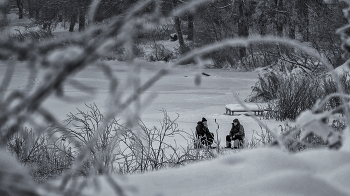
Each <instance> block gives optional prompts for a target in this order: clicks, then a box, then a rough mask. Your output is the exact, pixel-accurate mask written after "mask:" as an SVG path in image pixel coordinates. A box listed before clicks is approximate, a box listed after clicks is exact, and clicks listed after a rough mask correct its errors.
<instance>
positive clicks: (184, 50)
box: [173, 0, 189, 54]
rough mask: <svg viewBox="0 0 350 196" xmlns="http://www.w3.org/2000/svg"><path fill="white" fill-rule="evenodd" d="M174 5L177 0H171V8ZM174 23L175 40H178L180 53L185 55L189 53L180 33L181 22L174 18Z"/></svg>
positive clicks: (176, 17)
mask: <svg viewBox="0 0 350 196" xmlns="http://www.w3.org/2000/svg"><path fill="white" fill-rule="evenodd" d="M176 5H177V0H173V7H176ZM174 23H175V29H176V34H177V38H178V39H179V44H180V53H181V54H185V53H187V52H188V51H189V48H188V47H187V46H186V44H185V41H184V38H183V35H182V31H181V21H180V18H179V17H178V16H175V17H174Z"/></svg>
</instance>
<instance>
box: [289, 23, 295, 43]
mask: <svg viewBox="0 0 350 196" xmlns="http://www.w3.org/2000/svg"><path fill="white" fill-rule="evenodd" d="M288 36H289V38H291V39H295V25H294V24H290V25H289V32H288Z"/></svg>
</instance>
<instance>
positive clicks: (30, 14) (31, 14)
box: [27, 0, 35, 18]
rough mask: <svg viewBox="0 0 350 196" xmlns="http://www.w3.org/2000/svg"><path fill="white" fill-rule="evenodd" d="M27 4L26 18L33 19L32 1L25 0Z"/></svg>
mask: <svg viewBox="0 0 350 196" xmlns="http://www.w3.org/2000/svg"><path fill="white" fill-rule="evenodd" d="M27 3H28V12H29V15H28V18H34V16H35V14H34V7H33V2H32V0H27Z"/></svg>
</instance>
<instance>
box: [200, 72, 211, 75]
mask: <svg viewBox="0 0 350 196" xmlns="http://www.w3.org/2000/svg"><path fill="white" fill-rule="evenodd" d="M202 75H205V76H210V75H209V74H207V73H204V72H203V73H202Z"/></svg>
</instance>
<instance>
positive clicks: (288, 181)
mask: <svg viewBox="0 0 350 196" xmlns="http://www.w3.org/2000/svg"><path fill="white" fill-rule="evenodd" d="M349 162H350V153H349V152H342V151H332V150H328V149H322V150H312V151H305V152H301V153H298V154H289V153H286V152H282V151H281V150H280V149H277V148H262V149H254V150H245V151H242V152H240V153H236V154H231V155H227V156H224V157H221V158H219V159H216V160H212V161H205V162H199V163H194V164H190V165H187V166H185V167H181V168H177V169H165V170H160V171H155V172H149V173H144V174H133V175H128V176H126V178H121V177H120V176H119V177H118V176H114V179H115V180H116V181H117V183H119V184H120V185H121V186H122V187H128V188H125V191H126V192H127V193H128V194H127V195H129V194H130V195H149V196H153V195H166V196H178V195H181V196H196V195H198V196H199V195H200V196H210V195H254V196H257V195H258V196H259V195H283V196H286V195H307V196H313V195H314V196H329V195H332V196H335V195H339V196H342V195H344V196H345V195H349V194H350V187H349V186H348V182H349V180H350V165H349ZM100 181H101V185H102V187H101V189H100V191H101V192H95V191H92V190H90V191H89V194H87V195H110V194H112V193H113V190H112V188H111V187H110V186H109V185H108V184H109V183H108V182H107V181H106V179H105V178H104V177H101V178H100Z"/></svg>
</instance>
